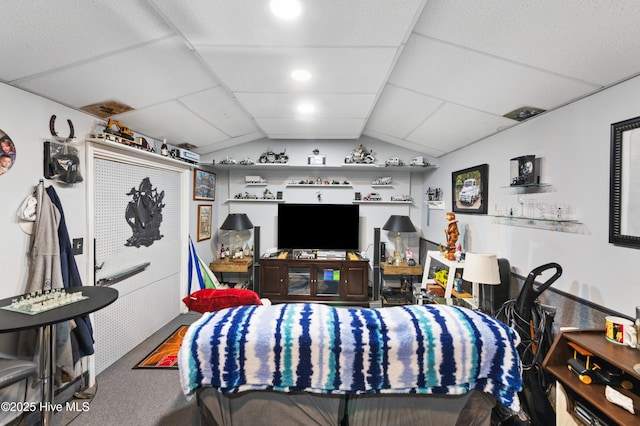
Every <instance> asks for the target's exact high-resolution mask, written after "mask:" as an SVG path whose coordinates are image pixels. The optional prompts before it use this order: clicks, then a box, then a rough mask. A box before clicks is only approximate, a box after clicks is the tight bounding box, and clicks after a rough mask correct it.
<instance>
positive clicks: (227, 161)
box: [220, 155, 238, 164]
mask: <svg viewBox="0 0 640 426" xmlns="http://www.w3.org/2000/svg"><path fill="white" fill-rule="evenodd" d="M220 164H238V162H237V161H236V160H234V159H233V158H231V157H229V156H228V155H227V157H226V158H225V159H224V160H222V161H220Z"/></svg>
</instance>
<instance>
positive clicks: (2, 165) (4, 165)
mask: <svg viewBox="0 0 640 426" xmlns="http://www.w3.org/2000/svg"><path fill="white" fill-rule="evenodd" d="M15 162H16V146H15V144H14V143H13V141H12V140H11V138H10V137H9V135H7V134H6V133H5V132H3V131H2V129H0V175H3V174H5V173H7V172H8V171H9V170H10V169H11V167H13V164H14V163H15Z"/></svg>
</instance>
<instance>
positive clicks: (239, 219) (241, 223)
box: [220, 213, 253, 231]
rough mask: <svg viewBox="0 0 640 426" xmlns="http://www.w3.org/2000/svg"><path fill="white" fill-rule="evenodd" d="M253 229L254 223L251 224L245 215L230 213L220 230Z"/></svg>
mask: <svg viewBox="0 0 640 426" xmlns="http://www.w3.org/2000/svg"><path fill="white" fill-rule="evenodd" d="M251 228H253V223H251V221H250V220H249V218H248V217H247V215H246V214H245V213H230V214H229V215H228V216H227V218H226V219H225V220H224V223H223V224H222V226H221V227H220V229H224V230H233V231H242V230H243V229H251Z"/></svg>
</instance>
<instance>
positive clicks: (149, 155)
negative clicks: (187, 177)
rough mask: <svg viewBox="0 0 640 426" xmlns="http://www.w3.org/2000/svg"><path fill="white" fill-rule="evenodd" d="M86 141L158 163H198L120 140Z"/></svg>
mask: <svg viewBox="0 0 640 426" xmlns="http://www.w3.org/2000/svg"><path fill="white" fill-rule="evenodd" d="M86 141H87V142H91V143H93V144H96V145H102V146H104V147H108V148H112V149H115V150H117V151H120V152H123V153H126V155H130V156H133V157H137V158H141V159H144V160H148V161H156V162H158V163H164V164H170V165H173V166H177V167H182V168H193V167H197V164H192V163H187V162H186V161H181V160H176V159H175V158H171V157H164V156H162V155H160V154H157V153H155V152H150V151H145V150H143V149H139V148H134V147H132V146H129V145H125V144H121V143H118V142H112V141H108V140H106V139H101V138H87V139H86Z"/></svg>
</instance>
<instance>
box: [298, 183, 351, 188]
mask: <svg viewBox="0 0 640 426" xmlns="http://www.w3.org/2000/svg"><path fill="white" fill-rule="evenodd" d="M296 186H297V187H299V188H351V187H352V185H351V184H350V183H288V184H287V188H290V187H296Z"/></svg>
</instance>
